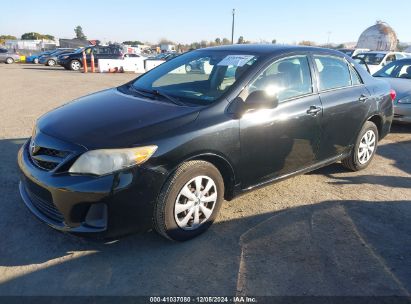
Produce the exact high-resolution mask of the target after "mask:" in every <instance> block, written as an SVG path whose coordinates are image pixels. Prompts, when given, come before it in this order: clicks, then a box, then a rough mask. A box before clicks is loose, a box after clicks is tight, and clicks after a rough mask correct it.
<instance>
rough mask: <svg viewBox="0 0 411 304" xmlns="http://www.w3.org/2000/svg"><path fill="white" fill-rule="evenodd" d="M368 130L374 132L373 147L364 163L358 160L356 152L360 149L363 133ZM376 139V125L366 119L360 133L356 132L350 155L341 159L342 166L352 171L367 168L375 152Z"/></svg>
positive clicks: (377, 138)
mask: <svg viewBox="0 0 411 304" xmlns="http://www.w3.org/2000/svg"><path fill="white" fill-rule="evenodd" d="M368 131H372V132H373V133H374V134H375V147H374V150H373V151H372V153H371V156H370V157H369V158H368V160H367V161H366V162H365V163H362V162H361V161H360V158H359V156H358V154H359V150H360V144H361V140H362V139H363V137H364V135H365V134H366V133H367V132H368ZM378 140H379V137H378V128H377V126H376V125H375V124H374V123H373V122H372V121H367V122H366V123H365V124H364V126H363V127H362V129H361V131H360V133H359V134H358V137H357V140H356V141H355V146H354V148H353V149H352V150H351V153H350V155H349V156H348V157H347V158H345V159H343V160H342V161H341V163H342V164H343V166H344V167H346V168H347V169H350V170H352V171H360V170H364V169H365V168H367V167H368V166H369V164H370V163H371V162H372V160H373V158H374V156H375V153H376V152H377V146H378Z"/></svg>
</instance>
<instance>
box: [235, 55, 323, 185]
mask: <svg viewBox="0 0 411 304" xmlns="http://www.w3.org/2000/svg"><path fill="white" fill-rule="evenodd" d="M311 75H312V70H311V69H310V64H309V58H308V57H307V55H305V54H301V55H292V56H289V57H286V58H282V59H278V60H275V61H274V62H273V63H272V64H271V65H270V66H269V67H268V68H266V69H265V70H264V71H263V72H262V73H260V74H259V75H258V76H257V77H256V78H255V80H254V81H252V82H251V84H250V85H249V86H247V88H246V90H248V94H249V93H251V92H253V91H256V90H260V91H265V92H266V93H267V94H274V95H278V99H279V105H278V106H277V107H276V108H274V109H263V110H258V111H253V112H249V113H246V114H244V115H243V117H242V118H241V119H240V140H241V162H242V165H241V166H240V168H241V172H240V175H241V181H242V187H243V188H248V187H250V186H253V185H256V184H259V183H264V182H267V181H270V180H273V179H275V178H277V177H280V176H284V175H287V174H289V173H292V172H295V171H297V170H300V169H303V168H306V167H309V166H310V165H312V164H313V163H315V161H316V154H317V150H318V145H319V139H320V126H321V117H322V107H321V102H320V99H319V96H318V94H317V92H316V89H315V88H314V87H313V85H312V77H311Z"/></svg>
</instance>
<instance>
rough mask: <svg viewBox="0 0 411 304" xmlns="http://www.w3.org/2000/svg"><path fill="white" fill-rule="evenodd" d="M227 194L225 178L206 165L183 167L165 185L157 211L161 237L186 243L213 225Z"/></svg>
mask: <svg viewBox="0 0 411 304" xmlns="http://www.w3.org/2000/svg"><path fill="white" fill-rule="evenodd" d="M223 194H224V182H223V178H222V176H221V174H220V172H219V171H218V169H217V168H216V167H214V166H213V165H212V164H210V163H208V162H205V161H189V162H186V163H183V164H182V165H181V166H180V167H179V168H178V169H177V170H176V171H175V173H174V174H173V175H172V176H171V177H170V178H169V180H168V181H167V182H166V184H165V185H164V187H163V189H162V191H161V193H160V196H159V198H158V201H157V204H156V206H155V211H154V223H155V229H156V230H157V232H158V233H160V234H161V235H162V236H164V237H166V238H168V239H172V240H176V241H186V240H189V239H192V238H194V237H196V236H198V235H200V234H201V233H203V232H205V231H206V230H207V229H208V228H209V227H210V226H211V225H212V223H213V222H214V220H215V218H216V216H217V214H218V212H219V210H220V207H221V204H222V201H223V197H224V196H223Z"/></svg>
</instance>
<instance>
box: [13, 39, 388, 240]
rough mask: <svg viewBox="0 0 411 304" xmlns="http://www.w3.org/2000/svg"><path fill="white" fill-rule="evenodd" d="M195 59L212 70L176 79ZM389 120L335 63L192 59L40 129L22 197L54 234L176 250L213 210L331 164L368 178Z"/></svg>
mask: <svg viewBox="0 0 411 304" xmlns="http://www.w3.org/2000/svg"><path fill="white" fill-rule="evenodd" d="M194 60H206V61H207V62H208V64H209V65H210V66H212V69H211V71H210V72H209V73H204V74H192V73H187V72H186V70H185V67H186V65H187V64H188V63H190V62H192V61H194ZM392 118H393V105H392V99H391V92H390V87H389V85H388V84H387V83H386V82H384V81H381V80H379V79H375V78H373V77H371V75H369V74H368V73H367V72H366V71H365V70H363V69H362V68H360V67H359V66H358V65H357V64H356V63H355V62H354V61H352V60H351V59H350V58H348V57H346V56H345V55H343V54H342V53H340V52H337V51H332V50H326V49H319V48H309V47H295V46H273V45H267V46H264V45H235V46H223V47H216V48H208V49H201V50H197V51H192V52H189V53H186V54H183V55H181V56H178V57H176V58H174V59H172V60H170V61H167V62H166V63H164V64H162V65H160V66H158V67H157V68H155V69H153V70H151V71H150V72H148V73H146V74H143V75H141V76H140V77H138V78H137V79H135V80H133V81H131V82H129V83H127V84H125V85H122V86H120V87H118V88H114V89H108V90H105V91H102V92H99V93H95V94H92V95H88V96H86V97H83V98H80V99H79V100H77V101H75V102H72V103H68V104H66V105H64V106H62V107H60V108H57V109H55V110H53V111H51V112H49V113H47V114H45V115H44V116H42V117H41V118H40V119H39V120H38V122H37V125H36V126H35V128H34V131H33V135H32V137H31V138H30V139H29V140H28V141H27V142H26V143H25V144H24V145H23V147H22V148H21V150H20V151H19V154H18V163H19V166H20V169H21V171H22V179H21V183H20V193H21V196H22V198H23V201H24V202H25V204H26V205H27V207H28V208H29V209H30V210H31V211H32V213H34V214H35V215H36V216H37V217H38V218H39V219H41V220H42V221H44V222H46V223H47V224H48V225H50V226H52V227H53V228H56V229H59V230H62V231H67V232H72V233H77V234H82V235H99V236H102V237H114V236H118V235H120V234H126V233H130V232H134V231H141V230H148V229H151V228H152V227H154V228H155V229H156V230H157V231H158V232H159V233H160V234H161V235H163V236H164V237H167V238H169V239H172V240H179V241H183V240H188V239H190V238H193V237H195V236H197V235H199V234H200V233H202V232H204V231H205V230H206V229H207V228H208V227H210V225H211V224H212V223H213V221H214V219H215V218H216V216H217V214H218V211H219V209H220V207H221V204H222V202H223V200H224V199H226V200H231V199H233V198H234V197H235V196H236V195H238V194H241V193H243V192H246V191H249V190H252V189H254V188H257V187H260V186H263V185H265V184H268V183H272V182H277V181H280V180H282V179H284V178H288V177H291V176H294V175H296V174H302V173H305V172H308V171H312V170H315V169H317V168H320V167H323V166H326V165H329V164H332V163H334V162H338V161H341V162H342V164H343V165H344V166H345V167H347V168H349V169H350V170H361V169H364V168H366V167H367V166H368V165H369V164H370V162H371V160H372V159H373V157H374V155H375V152H376V149H377V144H378V141H379V140H380V139H381V138H383V137H384V136H386V135H387V134H388V132H389V130H390V126H391V122H392ZM290 195H292V194H290Z"/></svg>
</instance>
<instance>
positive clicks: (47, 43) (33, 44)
mask: <svg viewBox="0 0 411 304" xmlns="http://www.w3.org/2000/svg"><path fill="white" fill-rule="evenodd" d="M4 46H5V47H6V48H7V49H9V50H15V51H19V50H27V51H45V50H52V49H55V48H56V47H58V42H57V41H54V40H46V39H42V40H21V39H16V40H6V41H5V43H4Z"/></svg>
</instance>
